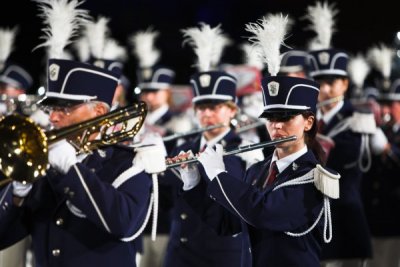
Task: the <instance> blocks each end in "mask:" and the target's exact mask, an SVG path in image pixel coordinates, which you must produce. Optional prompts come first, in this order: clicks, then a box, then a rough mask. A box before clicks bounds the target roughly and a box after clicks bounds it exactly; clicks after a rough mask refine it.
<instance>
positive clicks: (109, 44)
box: [103, 38, 127, 61]
mask: <svg viewBox="0 0 400 267" xmlns="http://www.w3.org/2000/svg"><path fill="white" fill-rule="evenodd" d="M103 58H104V59H108V60H122V61H124V60H126V59H127V55H126V49H125V47H123V46H121V45H120V44H119V43H118V42H117V41H116V40H114V39H112V38H108V39H107V40H106V42H105V45H104V52H103Z"/></svg>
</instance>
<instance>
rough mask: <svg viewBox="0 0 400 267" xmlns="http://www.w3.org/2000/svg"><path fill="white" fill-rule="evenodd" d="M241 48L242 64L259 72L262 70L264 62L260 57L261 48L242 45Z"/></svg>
mask: <svg viewBox="0 0 400 267" xmlns="http://www.w3.org/2000/svg"><path fill="white" fill-rule="evenodd" d="M241 48H242V50H243V51H244V62H245V64H246V65H248V66H251V67H255V68H257V69H259V70H262V69H264V62H263V61H262V58H261V56H260V55H262V49H261V46H256V45H250V44H242V45H241Z"/></svg>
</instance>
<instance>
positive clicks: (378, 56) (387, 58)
mask: <svg viewBox="0 0 400 267" xmlns="http://www.w3.org/2000/svg"><path fill="white" fill-rule="evenodd" d="M394 54H395V52H394V50H393V49H392V48H389V47H388V46H386V45H384V44H380V45H378V46H374V47H372V48H370V49H369V50H368V52H367V60H368V61H369V62H370V63H371V65H372V66H373V67H374V68H375V69H376V70H378V71H379V72H380V73H382V75H383V77H384V78H389V77H390V73H391V70H392V60H393V56H394Z"/></svg>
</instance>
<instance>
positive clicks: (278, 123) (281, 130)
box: [266, 114, 315, 158]
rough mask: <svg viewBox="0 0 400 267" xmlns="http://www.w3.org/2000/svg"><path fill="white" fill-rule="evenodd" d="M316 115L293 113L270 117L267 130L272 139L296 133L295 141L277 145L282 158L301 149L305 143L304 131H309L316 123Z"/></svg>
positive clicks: (279, 155)
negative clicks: (289, 115) (275, 117)
mask: <svg viewBox="0 0 400 267" xmlns="http://www.w3.org/2000/svg"><path fill="white" fill-rule="evenodd" d="M314 119H315V118H314V116H308V117H307V118H304V117H303V115H301V114H298V115H293V116H291V117H287V118H285V119H279V120H276V119H268V118H267V125H266V126H267V130H268V133H269V135H270V137H271V140H275V139H279V138H284V137H289V136H292V135H295V136H296V137H297V139H296V140H294V141H288V142H284V143H281V144H278V145H276V149H277V151H278V157H279V158H282V157H285V156H287V155H290V154H292V153H294V152H296V151H299V150H300V149H301V148H303V147H304V145H305V140H304V132H306V131H309V130H310V129H311V127H312V125H313V123H314Z"/></svg>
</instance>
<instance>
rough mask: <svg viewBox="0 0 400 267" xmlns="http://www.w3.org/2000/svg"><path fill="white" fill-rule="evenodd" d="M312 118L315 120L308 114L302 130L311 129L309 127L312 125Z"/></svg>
mask: <svg viewBox="0 0 400 267" xmlns="http://www.w3.org/2000/svg"><path fill="white" fill-rule="evenodd" d="M314 120H315V117H314V116H308V117H307V119H306V121H305V126H304V131H306V132H307V131H309V130H311V128H312V126H313V124H314Z"/></svg>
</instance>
